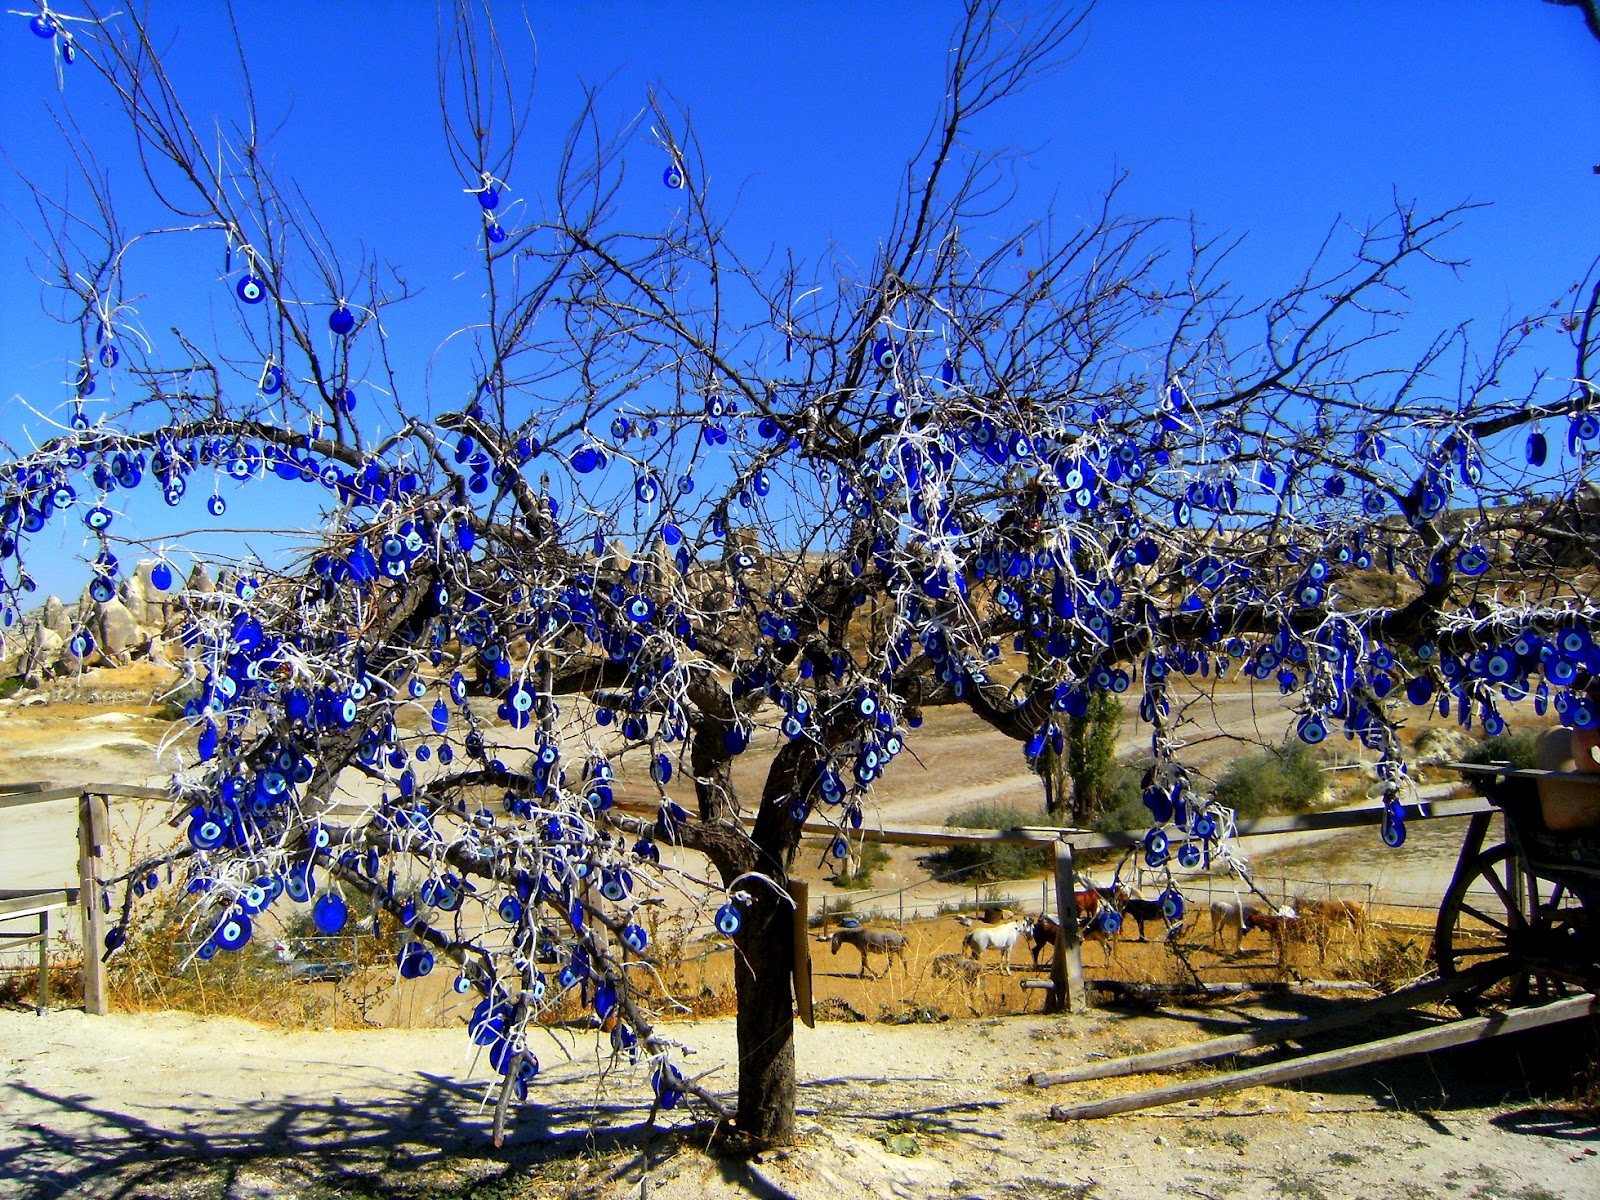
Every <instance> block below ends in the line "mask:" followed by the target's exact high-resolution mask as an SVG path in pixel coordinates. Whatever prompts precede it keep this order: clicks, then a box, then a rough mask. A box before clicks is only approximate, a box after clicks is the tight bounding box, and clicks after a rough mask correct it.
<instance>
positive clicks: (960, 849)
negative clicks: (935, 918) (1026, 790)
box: [929, 803, 1060, 883]
mask: <svg viewBox="0 0 1600 1200" xmlns="http://www.w3.org/2000/svg"><path fill="white" fill-rule="evenodd" d="M944 823H945V825H946V826H949V827H953V828H965V829H1014V828H1016V827H1017V826H1019V825H1059V824H1060V821H1059V820H1058V819H1057V818H1054V817H1049V816H1046V815H1045V813H1044V811H1043V810H1042V809H1038V808H1027V807H1024V806H1022V805H1019V804H995V803H983V804H974V805H971V806H970V807H968V808H963V809H960V810H958V811H956V812H953V813H951V814H950V815H949V816H948V817H946V818H945V822H944ZM929 861H930V862H931V863H932V865H933V867H934V870H935V872H936V873H937V874H938V875H939V876H940V877H941V878H944V879H946V880H950V881H952V882H960V883H987V882H991V881H993V880H996V879H1026V878H1027V877H1028V876H1029V875H1032V874H1034V873H1035V872H1037V871H1039V870H1042V869H1045V868H1047V867H1048V866H1049V865H1050V861H1051V851H1050V848H1049V847H1048V846H1008V845H1005V844H1004V843H995V844H993V845H978V846H946V847H945V848H944V849H943V850H940V851H938V852H937V853H935V854H932V855H930V856H929Z"/></svg>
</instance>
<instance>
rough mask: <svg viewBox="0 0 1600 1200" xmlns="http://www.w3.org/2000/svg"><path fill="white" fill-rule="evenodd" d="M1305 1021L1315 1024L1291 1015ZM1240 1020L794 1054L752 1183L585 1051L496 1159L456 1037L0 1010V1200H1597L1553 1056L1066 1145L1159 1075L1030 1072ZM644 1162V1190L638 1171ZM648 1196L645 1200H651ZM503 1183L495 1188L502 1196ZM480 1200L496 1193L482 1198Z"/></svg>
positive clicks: (800, 1044) (717, 1064)
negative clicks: (774, 1133) (1087, 1111)
mask: <svg viewBox="0 0 1600 1200" xmlns="http://www.w3.org/2000/svg"><path fill="white" fill-rule="evenodd" d="M1299 1003H1300V1004H1301V1005H1302V1006H1312V1005H1314V1004H1315V1003H1316V1002H1315V1001H1311V1000H1304V999H1302V1000H1301V1001H1299ZM1243 1019H1247V1016H1246V1014H1245V1013H1243V1012H1241V1011H1240V1010H1238V1009H1223V1008H1216V1009H1208V1010H1205V1011H1203V1012H1199V1011H1195V1012H1186V1013H1182V1014H1176V1015H1173V1016H1148V1015H1126V1014H1121V1013H1114V1012H1107V1011H1097V1012H1094V1013H1091V1014H1089V1015H1087V1016H1083V1017H1058V1018H1042V1017H1032V1018H1029V1017H1017V1018H1010V1019H1005V1020H989V1021H971V1022H964V1023H952V1024H950V1025H943V1026H936V1027H930V1026H916V1025H910V1026H884V1025H836V1024H830V1025H823V1026H819V1027H818V1029H816V1030H805V1029H801V1030H800V1031H799V1033H798V1037H797V1054H798V1062H799V1075H800V1078H801V1080H802V1091H801V1098H800V1105H801V1109H802V1112H803V1117H802V1127H803V1136H802V1139H801V1142H800V1144H799V1145H798V1146H797V1147H796V1148H794V1149H793V1150H791V1151H788V1152H786V1153H780V1154H768V1155H763V1156H761V1157H760V1159H759V1160H758V1161H755V1162H750V1163H746V1162H743V1161H741V1160H737V1159H726V1158H725V1159H716V1158H713V1157H710V1156H708V1155H707V1154H705V1153H704V1151H703V1146H704V1145H705V1138H706V1134H707V1132H708V1131H707V1130H706V1129H705V1128H704V1127H700V1128H694V1127H693V1122H694V1120H695V1118H696V1116H697V1115H703V1114H693V1113H686V1112H673V1113H670V1114H665V1117H666V1118H667V1119H666V1120H665V1121H664V1123H663V1124H664V1125H665V1126H666V1127H667V1129H668V1130H669V1131H670V1130H671V1129H673V1128H676V1129H678V1130H679V1133H678V1135H676V1136H674V1135H672V1134H671V1133H670V1132H669V1133H668V1134H667V1135H666V1136H663V1135H662V1134H661V1132H659V1131H658V1132H657V1133H656V1134H655V1135H654V1136H647V1135H646V1134H645V1131H644V1129H643V1127H642V1126H643V1123H644V1121H645V1119H646V1117H647V1116H648V1088H647V1083H646V1081H645V1079H644V1078H643V1073H642V1072H640V1071H638V1070H636V1069H634V1068H630V1067H627V1066H623V1067H620V1068H618V1069H617V1070H616V1071H615V1072H614V1073H613V1074H612V1075H611V1077H610V1078H609V1079H608V1081H607V1083H606V1084H605V1086H603V1087H602V1088H600V1089H599V1090H598V1091H597V1090H596V1085H595V1082H594V1072H593V1059H594V1055H595V1050H594V1041H595V1035H593V1034H575V1035H571V1037H570V1039H569V1045H568V1047H567V1050H568V1052H570V1053H571V1055H572V1059H571V1060H569V1059H568V1058H567V1056H566V1054H565V1053H563V1051H562V1049H561V1048H560V1047H558V1046H557V1044H556V1043H555V1040H554V1039H553V1038H545V1039H544V1040H542V1041H541V1042H540V1044H538V1045H537V1046H536V1047H535V1050H536V1052H537V1053H538V1055H539V1058H540V1061H541V1063H542V1064H543V1067H544V1070H543V1072H542V1074H541V1077H540V1082H539V1083H538V1085H537V1086H536V1088H535V1091H534V1095H533V1103H532V1104H530V1105H529V1106H527V1107H526V1108H524V1109H523V1110H522V1111H521V1112H520V1113H519V1114H518V1116H517V1118H516V1120H515V1123H514V1126H513V1132H512V1135H511V1137H510V1141H509V1145H508V1147H507V1148H506V1150H505V1151H503V1152H501V1153H500V1154H496V1153H494V1152H493V1151H492V1150H491V1149H490V1148H489V1147H488V1145H487V1130H488V1126H489V1123H490V1120H491V1116H492V1111H491V1110H489V1109H486V1108H485V1107H484V1105H483V1103H482V1102H483V1099H484V1096H485V1095H486V1092H487V1087H488V1080H489V1078H490V1076H489V1071H488V1067H487V1064H486V1063H483V1062H477V1063H474V1062H473V1061H472V1059H471V1056H470V1053H469V1052H470V1050H471V1047H470V1046H469V1044H468V1042H467V1039H466V1038H465V1036H464V1035H463V1034H462V1033H461V1032H459V1031H442V1030H441V1031H415V1032H375V1033H367V1034H348V1033H340V1034H332V1033H315V1032H312V1033H285V1032H283V1031H279V1030H267V1029H263V1028H260V1027H257V1026H254V1025H250V1024H247V1023H243V1022H237V1021H224V1020H210V1021H200V1020H197V1019H195V1018H192V1017H187V1016H178V1015H171V1014H160V1015H144V1016H112V1017H107V1018H89V1017H85V1016H83V1015H81V1014H79V1013H75V1012H56V1013H52V1014H49V1015H46V1016H45V1017H42V1018H36V1017H34V1016H32V1015H30V1014H26V1013H17V1012H0V1071H3V1074H4V1081H3V1084H0V1195H4V1196H9V1197H18V1198H23V1200H44V1198H46V1197H51V1198H54V1197H79V1198H88V1197H105V1198H109V1197H117V1198H119V1200H140V1198H144V1197H151V1198H153V1197H162V1198H163V1200H166V1198H168V1197H199V1196H215V1197H219V1198H221V1197H225V1198H227V1200H235V1198H243V1197H269V1196H282V1197H291V1196H292V1197H305V1198H307V1200H309V1198H311V1197H318V1198H321V1200H331V1198H333V1197H344V1196H372V1195H395V1196H423V1195H428V1196H434V1197H442V1196H455V1195H467V1194H477V1195H493V1196H496V1197H504V1198H507V1200H509V1198H511V1197H522V1196H529V1197H532V1196H539V1197H546V1196H556V1195H603V1196H617V1197H621V1196H654V1197H658V1198H660V1200H702V1198H710V1200H720V1198H722V1197H729V1198H731V1197H750V1196H758V1197H768V1198H773V1197H781V1196H794V1197H805V1198H808V1200H809V1198H811V1197H817V1198H822V1200H831V1198H833V1197H873V1196H884V1197H923V1196H929V1197H932V1196H938V1197H967V1196H974V1197H1001V1196H1021V1197H1052V1198H1057V1200H1059V1198H1064V1197H1077V1198H1087V1197H1095V1198H1096V1200H1118V1198H1124V1197H1126V1198H1129V1200H1135V1198H1136V1200H1147V1198H1149V1197H1159V1196H1168V1195H1170V1196H1194V1197H1201V1198H1207V1200H1209V1198H1211V1197H1224V1196H1226V1197H1240V1198H1251V1197H1275V1198H1276V1197H1298V1198H1303V1200H1318V1198H1331V1197H1368V1196H1372V1197H1385V1198H1390V1200H1436V1198H1438V1200H1442V1198H1444V1197H1461V1198H1462V1200H1488V1198H1490V1197H1499V1198H1504V1200H1555V1198H1558V1197H1583V1196H1593V1195H1596V1194H1597V1182H1600V1167H1597V1166H1596V1165H1595V1150H1596V1147H1597V1146H1600V1124H1597V1116H1596V1114H1595V1113H1593V1112H1588V1113H1585V1112H1582V1111H1575V1110H1570V1109H1563V1108H1560V1107H1552V1106H1547V1105H1544V1104H1540V1103H1538V1102H1536V1101H1534V1100H1532V1099H1530V1094H1529V1093H1530V1089H1532V1090H1533V1092H1534V1093H1535V1094H1537V1092H1538V1090H1539V1089H1540V1088H1541V1087H1542V1086H1543V1084H1544V1081H1543V1079H1542V1078H1541V1077H1539V1076H1538V1075H1537V1074H1536V1073H1535V1074H1534V1075H1531V1076H1530V1074H1529V1073H1528V1072H1527V1071H1526V1070H1524V1069H1523V1068H1522V1066H1519V1063H1524V1064H1525V1063H1526V1061H1528V1060H1529V1059H1530V1058H1534V1057H1538V1056H1542V1055H1548V1054H1549V1052H1550V1049H1551V1046H1552V1043H1551V1042H1549V1041H1546V1042H1544V1043H1539V1042H1534V1041H1528V1040H1524V1041H1522V1042H1520V1043H1518V1044H1514V1045H1505V1046H1500V1047H1497V1048H1485V1049H1478V1050H1475V1051H1472V1052H1468V1053H1457V1054H1443V1055H1437V1056H1435V1057H1434V1058H1433V1059H1432V1060H1431V1061H1421V1062H1414V1063H1412V1064H1409V1065H1406V1064H1388V1065H1386V1066H1384V1067H1382V1068H1376V1069H1373V1070H1372V1071H1370V1072H1348V1073H1344V1074H1341V1075H1334V1076H1327V1077H1323V1078H1322V1079H1320V1080H1315V1081H1311V1082H1310V1083H1308V1084H1307V1085H1306V1086H1305V1088H1304V1089H1302V1090H1277V1089H1257V1090H1255V1091H1251V1092H1247V1093H1240V1094H1236V1095H1233V1096H1228V1097H1221V1098H1218V1099H1216V1100H1205V1101H1199V1102H1194V1103H1189V1104H1181V1105H1175V1106H1170V1107H1168V1108H1164V1109H1157V1110H1153V1111H1152V1112H1150V1113H1148V1114H1145V1115H1139V1116H1129V1117H1121V1118H1114V1119H1111V1120H1108V1121H1100V1122H1094V1123H1085V1124H1080V1125H1074V1126H1067V1125H1062V1124H1058V1123H1054V1122H1051V1121H1049V1120H1048V1119H1047V1113H1048V1109H1049V1105H1050V1104H1051V1103H1059V1102H1061V1101H1063V1100H1065V1099H1068V1098H1069V1097H1068V1093H1069V1092H1070V1096H1071V1098H1087V1097H1090V1096H1094V1095H1100V1094H1111V1093H1114V1092H1117V1091H1121V1090H1126V1089H1131V1088H1135V1087H1144V1086H1149V1085H1150V1084H1152V1083H1153V1082H1154V1081H1153V1080H1152V1079H1151V1078H1148V1077H1143V1078H1139V1079H1135V1080H1131V1081H1111V1082H1103V1083H1094V1084H1086V1085H1079V1086H1078V1087H1076V1088H1073V1089H1067V1088H1057V1089H1049V1090H1040V1089H1036V1088H1032V1087H1030V1086H1028V1085H1027V1084H1026V1083H1025V1082H1024V1080H1025V1077H1026V1075H1027V1073H1028V1072H1030V1071H1033V1070H1039V1069H1057V1068H1061V1067H1065V1066H1067V1065H1070V1064H1075V1063H1080V1062H1083V1061H1085V1060H1087V1059H1089V1058H1090V1057H1092V1056H1098V1055H1103V1054H1118V1053H1128V1052H1131V1051H1135V1050H1142V1049H1149V1048H1152V1047H1155V1046H1159V1045H1165V1044H1169V1043H1176V1042H1181V1041H1187V1040H1192V1039H1194V1038H1195V1037H1197V1036H1201V1035H1204V1034H1206V1033H1210V1032H1212V1031H1214V1030H1217V1029H1223V1028H1230V1027H1233V1026H1234V1025H1235V1024H1236V1023H1237V1022H1238V1021H1240V1020H1243ZM672 1032H673V1033H674V1034H675V1035H677V1036H679V1037H681V1039H682V1040H683V1042H684V1043H685V1044H686V1046H687V1047H688V1048H690V1049H691V1050H692V1051H693V1054H692V1055H689V1056H687V1057H686V1058H685V1059H684V1063H685V1067H686V1069H688V1070H689V1071H691V1072H696V1073H697V1072H701V1071H710V1072H711V1073H710V1074H709V1075H707V1077H706V1078H707V1082H708V1083H709V1084H710V1085H711V1086H713V1087H715V1088H718V1089H723V1090H725V1089H729V1088H731V1086H732V1078H731V1068H730V1067H729V1066H728V1065H727V1064H728V1063H729V1062H730V1061H731V1059H732V1052H733V1046H732V1023H731V1021H729V1020H725V1019H724V1020H715V1021H706V1022H701V1023H697V1024H694V1025H682V1024H680V1025H674V1026H673V1027H672ZM646 1161H648V1166H647V1165H646ZM641 1175H647V1176H648V1180H649V1183H648V1186H645V1187H641ZM491 1181H495V1182H496V1183H497V1186H494V1187H492V1188H491V1186H490V1183H491ZM474 1184H476V1186H478V1187H479V1188H480V1189H481V1190H479V1191H477V1192H473V1191H472V1188H473V1186H474Z"/></svg>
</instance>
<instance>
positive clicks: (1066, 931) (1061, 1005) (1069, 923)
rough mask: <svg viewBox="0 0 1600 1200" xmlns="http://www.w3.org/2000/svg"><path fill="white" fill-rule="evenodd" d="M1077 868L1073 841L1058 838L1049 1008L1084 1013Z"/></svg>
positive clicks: (1085, 1006) (1085, 1003) (1084, 1000)
mask: <svg viewBox="0 0 1600 1200" xmlns="http://www.w3.org/2000/svg"><path fill="white" fill-rule="evenodd" d="M1077 878H1078V875H1077V872H1076V871H1075V870H1074V869H1073V865H1072V844H1071V843H1070V842H1066V841H1057V842H1056V924H1057V925H1059V926H1060V927H1061V928H1060V932H1059V933H1057V934H1056V956H1055V959H1054V961H1053V962H1052V963H1051V965H1050V979H1051V982H1052V984H1053V985H1054V986H1052V987H1051V989H1050V1001H1049V1011H1050V1012H1073V1013H1081V1012H1083V1011H1084V1010H1085V1009H1086V1008H1088V1007H1089V1002H1088V994H1087V992H1086V991H1085V989H1084V985H1083V953H1082V950H1083V947H1082V943H1080V942H1079V941H1078V897H1077V895H1076V892H1077Z"/></svg>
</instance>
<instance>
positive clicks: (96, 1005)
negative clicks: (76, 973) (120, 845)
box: [78, 792, 109, 1017]
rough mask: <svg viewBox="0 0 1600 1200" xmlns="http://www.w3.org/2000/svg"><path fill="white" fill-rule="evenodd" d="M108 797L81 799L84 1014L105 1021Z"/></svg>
mask: <svg viewBox="0 0 1600 1200" xmlns="http://www.w3.org/2000/svg"><path fill="white" fill-rule="evenodd" d="M106 815H107V814H106V801H105V797H103V796H97V795H95V794H94V793H93V792H84V793H83V794H82V795H80V796H79V797H78V904H79V906H80V908H81V909H82V911H83V930H82V933H83V1011H84V1012H86V1013H88V1014H90V1015H91V1016H96V1017H103V1016H105V1014H106V1012H107V1011H108V1010H109V1006H108V1005H107V1003H106V965H105V963H103V962H101V961H100V955H101V954H102V953H103V952H104V950H105V941H106V921H105V914H104V913H102V912H101V910H100V885H99V883H98V882H97V881H96V875H97V873H98V868H99V865H100V852H101V850H102V849H103V848H104V847H105V840H106Z"/></svg>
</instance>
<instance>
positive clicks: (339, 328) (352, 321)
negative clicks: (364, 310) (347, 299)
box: [328, 304, 356, 337]
mask: <svg viewBox="0 0 1600 1200" xmlns="http://www.w3.org/2000/svg"><path fill="white" fill-rule="evenodd" d="M355 327H356V315H355V313H353V312H351V311H350V310H349V309H348V308H346V307H345V306H344V305H343V304H341V305H339V306H338V307H337V308H335V309H334V310H333V311H332V312H331V313H329V314H328V328H329V329H331V330H332V331H333V332H334V333H336V334H338V335H339V336H340V337H343V336H344V335H345V334H347V333H349V332H350V331H351V330H352V329H354V328H355Z"/></svg>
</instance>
